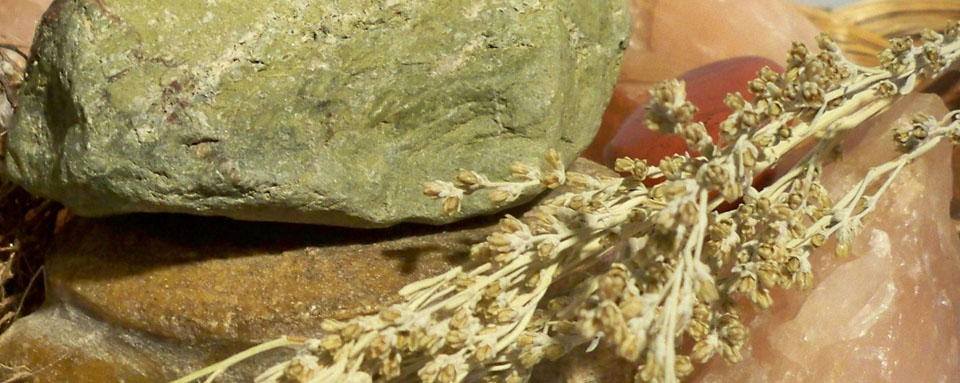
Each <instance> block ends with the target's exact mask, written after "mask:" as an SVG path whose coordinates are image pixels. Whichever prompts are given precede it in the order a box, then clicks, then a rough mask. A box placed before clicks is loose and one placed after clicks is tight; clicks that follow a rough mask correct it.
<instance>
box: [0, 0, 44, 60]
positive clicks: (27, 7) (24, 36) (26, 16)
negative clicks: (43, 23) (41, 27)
mask: <svg viewBox="0 0 960 383" xmlns="http://www.w3.org/2000/svg"><path fill="white" fill-rule="evenodd" d="M52 1H53V0H0V43H4V44H9V45H12V46H14V47H16V48H18V49H20V50H22V51H23V52H26V51H28V50H29V49H30V44H31V43H32V42H33V34H34V32H35V30H36V28H37V24H38V23H39V22H40V15H42V14H43V12H44V11H46V10H47V7H49V6H50V3H51V2H52Z"/></svg>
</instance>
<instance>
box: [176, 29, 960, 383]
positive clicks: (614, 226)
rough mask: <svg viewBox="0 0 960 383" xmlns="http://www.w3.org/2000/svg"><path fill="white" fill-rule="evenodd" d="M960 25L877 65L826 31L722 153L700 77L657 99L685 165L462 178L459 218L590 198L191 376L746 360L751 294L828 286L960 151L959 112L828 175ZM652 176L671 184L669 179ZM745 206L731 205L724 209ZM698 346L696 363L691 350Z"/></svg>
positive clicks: (681, 372)
mask: <svg viewBox="0 0 960 383" xmlns="http://www.w3.org/2000/svg"><path fill="white" fill-rule="evenodd" d="M958 35H960V25H958V24H957V23H955V22H954V23H950V24H949V25H948V27H947V29H946V30H945V32H944V33H943V34H939V33H937V32H933V31H927V32H925V33H924V35H923V36H924V42H923V44H922V45H919V46H916V45H914V44H913V43H912V42H911V41H910V40H904V39H894V40H892V41H891V45H890V47H889V48H887V49H886V50H884V51H883V52H882V53H881V54H880V56H879V58H880V60H881V63H882V64H881V65H880V66H879V67H876V68H868V67H862V66H859V65H856V64H854V63H852V62H850V61H848V60H846V59H845V58H844V57H843V55H842V54H841V53H840V52H839V49H838V48H837V46H836V44H834V43H833V42H832V41H831V40H830V39H829V38H828V37H826V36H821V37H820V38H819V39H818V45H819V47H820V49H821V52H820V53H819V54H813V53H811V52H810V51H808V49H807V48H806V47H805V46H804V45H803V44H801V43H796V44H794V46H793V48H792V49H791V51H790V54H789V58H788V61H787V67H786V71H785V73H783V74H777V73H775V72H774V71H772V70H770V69H769V68H764V69H762V70H761V71H760V72H759V73H758V77H757V79H755V80H753V81H751V82H750V91H751V92H752V93H753V94H754V95H755V96H756V97H755V101H754V102H752V103H748V102H746V101H745V100H744V99H743V97H742V96H741V95H739V94H732V95H729V96H728V97H727V99H726V100H725V102H726V104H727V105H728V106H729V107H730V108H731V110H732V111H733V113H732V114H731V115H730V117H729V118H727V120H725V121H724V122H723V123H722V124H721V140H720V143H719V144H718V143H714V142H713V141H712V140H710V138H709V136H708V135H707V133H706V130H705V128H704V126H703V124H702V123H699V122H696V121H693V115H694V114H695V112H696V106H694V105H692V104H690V103H689V102H688V101H687V100H686V97H685V91H684V88H683V83H682V82H679V81H676V80H670V81H666V82H664V83H661V84H659V85H657V86H656V87H654V89H653V90H651V95H652V100H651V102H650V104H649V105H648V106H647V108H648V114H647V115H648V121H647V124H648V126H650V127H651V128H653V129H655V130H658V131H660V132H661V133H664V134H678V135H681V136H682V137H683V138H684V139H685V141H686V142H687V144H688V146H689V147H690V148H693V149H695V150H697V151H698V152H699V153H701V155H699V156H695V157H694V156H691V155H689V154H684V155H676V156H673V157H670V158H666V159H664V160H662V161H661V162H660V164H658V165H657V166H651V165H649V164H647V163H646V162H644V161H637V160H634V159H629V158H624V159H619V160H617V163H616V167H617V170H618V171H620V172H622V173H627V174H628V175H627V176H625V177H622V178H597V177H592V176H589V175H585V174H577V173H569V172H564V169H563V167H562V164H561V163H560V160H559V157H558V156H557V155H556V153H555V152H550V153H549V154H548V155H547V158H546V163H547V170H546V171H541V170H539V169H537V168H536V167H534V166H530V165H523V164H517V165H514V166H513V167H512V168H511V170H513V173H514V175H515V176H516V177H517V178H518V179H519V181H517V182H505V181H504V182H493V181H490V180H489V179H487V178H486V177H485V176H483V175H481V174H478V173H475V172H471V171H461V173H460V174H459V175H458V176H457V183H456V184H455V183H449V182H443V181H433V182H429V183H427V184H426V185H425V194H427V195H428V196H429V197H432V198H436V199H441V200H442V201H443V208H444V210H445V211H446V212H447V213H453V212H456V211H457V210H458V208H459V205H460V202H461V200H462V199H463V198H466V195H467V194H469V193H470V192H472V191H475V190H479V189H491V190H493V192H492V193H490V194H489V195H490V196H492V197H491V198H494V199H495V201H496V202H500V203H507V202H509V201H511V200H512V199H514V198H516V196H517V195H519V194H520V193H519V192H520V191H521V190H522V189H523V188H526V187H530V186H532V185H535V184H544V185H546V186H550V187H555V186H557V185H559V184H563V183H566V184H569V185H572V186H575V187H577V188H578V190H577V191H575V192H572V193H568V194H565V195H562V196H559V197H557V198H554V199H552V200H551V201H548V202H547V203H545V204H543V206H540V207H537V208H535V210H534V211H533V212H531V213H530V214H529V217H530V218H529V219H528V220H524V221H521V220H519V219H516V218H514V217H510V216H507V217H506V218H504V219H503V220H502V221H501V223H500V225H499V228H498V230H497V231H496V232H495V233H493V234H491V235H490V236H489V237H488V238H487V240H486V241H485V242H483V243H480V244H477V245H476V246H474V247H473V250H472V260H473V262H472V263H470V264H468V265H465V266H461V267H457V268H454V269H453V270H450V271H448V272H446V273H444V274H442V275H438V276H436V277H432V278H428V279H425V280H422V281H419V282H416V283H414V284H411V285H408V286H406V287H405V288H404V289H402V290H401V291H400V294H401V296H402V298H403V300H402V302H400V303H398V304H395V305H393V306H390V307H388V308H385V309H384V310H382V311H381V312H380V313H379V314H378V315H372V316H362V317H358V318H354V319H352V320H349V321H345V322H336V321H326V322H325V323H324V324H323V326H322V327H323V330H324V332H325V333H326V334H327V335H326V336H325V337H323V338H319V339H292V338H287V337H284V338H280V339H278V340H275V341H273V342H269V343H266V344H264V345H261V346H258V347H256V348H254V349H251V350H249V351H247V352H244V353H242V354H239V355H237V356H235V357H234V358H231V359H228V360H226V361H224V362H222V363H219V364H217V365H214V366H211V367H209V368H207V369H204V370H201V371H198V372H197V373H195V374H192V375H190V376H188V377H185V378H183V379H181V380H178V381H177V382H187V381H191V380H194V379H197V378H200V377H204V376H206V377H207V378H208V381H209V380H211V379H212V378H213V377H215V376H216V375H217V374H219V373H220V372H222V371H223V370H224V369H226V368H228V367H229V366H230V365H232V364H234V363H236V362H238V361H239V360H242V359H244V358H246V357H249V356H251V355H254V354H256V353H260V352H263V351H266V350H268V349H272V348H276V347H292V348H294V349H296V350H298V354H297V356H295V357H294V358H292V359H291V360H289V361H286V362H283V363H280V364H278V365H275V366H273V367H271V368H270V369H268V370H267V371H266V372H264V373H263V374H262V375H261V376H260V377H258V378H257V381H258V382H372V381H387V380H391V381H421V382H426V383H433V382H441V383H452V382H492V381H506V382H511V383H519V382H523V381H525V380H526V379H527V377H528V375H529V373H530V370H531V368H532V367H533V366H534V365H535V364H537V363H538V362H539V361H540V360H542V359H543V358H557V357H560V356H562V355H563V354H564V353H566V352H567V351H569V350H571V349H572V348H574V347H576V346H578V345H581V344H584V343H587V342H597V341H604V342H608V343H610V344H612V345H614V346H615V349H616V350H617V353H618V354H619V355H620V356H621V357H623V358H626V359H628V360H631V361H634V362H635V363H637V366H638V371H637V375H636V380H637V381H638V382H663V383H673V382H676V381H678V380H679V379H680V378H682V377H683V376H686V375H688V374H689V373H690V372H691V371H692V370H693V367H694V363H703V362H706V361H708V360H710V359H711V358H713V357H715V356H721V357H723V358H724V359H726V360H727V361H729V362H737V361H739V360H740V359H742V355H741V348H742V346H743V345H744V342H745V339H746V337H747V329H746V328H745V327H744V325H743V323H741V321H740V319H739V314H738V312H737V309H736V307H735V302H737V301H738V300H741V299H747V300H749V301H750V302H753V304H754V305H755V306H756V307H758V308H760V309H766V308H768V307H770V306H771V305H772V304H773V299H772V298H771V295H770V291H771V289H774V288H790V287H795V288H799V289H804V288H807V287H809V286H811V284H812V282H813V274H812V272H811V266H810V261H809V257H810V255H811V254H812V252H813V250H814V249H815V248H817V247H820V246H823V244H824V243H825V241H826V240H827V239H828V238H830V237H835V238H836V239H837V240H838V241H837V243H838V244H837V246H836V253H837V255H838V256H849V253H850V243H851V241H852V239H853V238H854V237H855V236H856V235H857V234H858V231H859V228H860V226H861V221H862V218H863V217H864V216H865V215H867V214H869V213H870V212H871V211H872V210H873V209H874V207H875V204H876V201H877V198H878V197H879V196H880V195H881V194H882V193H883V192H884V191H885V190H886V189H887V188H888V186H889V185H890V183H891V182H892V180H893V179H894V177H895V176H896V175H897V173H898V172H899V171H900V170H901V169H902V168H903V166H905V165H906V164H907V163H909V162H910V161H911V160H913V159H914V158H916V157H917V156H920V155H922V154H923V153H924V152H926V151H928V150H929V149H930V148H932V147H933V146H934V145H936V144H937V143H938V142H939V141H941V140H942V139H943V138H945V137H946V138H950V139H952V140H953V141H954V142H957V141H960V123H958V122H957V121H956V117H957V116H958V114H960V112H954V113H951V114H949V115H948V116H947V117H946V118H944V119H943V120H935V119H933V118H930V117H928V116H923V115H918V116H917V117H916V118H915V124H914V126H913V127H912V128H911V129H910V130H903V131H898V132H896V134H895V138H896V139H897V141H898V142H899V143H900V145H901V147H902V148H904V153H903V154H902V155H901V156H899V157H898V158H896V159H894V160H892V161H890V162H887V163H885V164H882V165H880V166H878V167H876V168H873V169H871V170H870V171H869V172H868V173H867V175H866V176H865V177H864V178H863V179H862V180H861V181H860V182H859V183H858V184H856V185H854V187H853V188H851V189H850V190H848V191H847V192H846V193H845V194H844V195H842V196H841V197H840V198H839V199H837V200H836V201H834V200H831V198H830V197H829V196H828V195H827V193H826V189H825V188H824V186H823V185H822V184H821V179H820V177H821V173H822V172H821V166H822V164H823V163H824V161H825V159H826V156H827V154H828V153H829V150H828V149H829V148H832V147H834V146H835V145H837V144H838V143H839V142H840V141H841V140H842V137H843V133H844V132H845V131H846V130H848V129H851V128H853V127H855V126H857V125H859V124H860V123H862V122H863V121H865V120H866V119H867V118H869V117H871V116H874V115H876V114H877V113H879V112H880V111H882V110H884V109H886V108H887V107H888V106H889V105H890V104H892V103H893V102H894V101H895V100H896V99H897V98H898V97H899V96H900V95H902V94H906V93H908V92H910V91H911V90H912V88H913V85H914V84H915V83H916V81H917V78H918V77H921V76H936V75H938V74H940V73H942V72H943V71H944V70H945V69H946V68H948V67H951V66H952V65H953V64H954V62H955V61H956V58H957V57H958V56H960V36H958ZM809 139H816V140H818V144H817V145H816V146H815V147H814V149H813V150H811V151H810V152H809V153H808V154H806V156H805V157H804V158H803V159H802V160H801V161H800V162H798V163H797V164H796V165H795V166H793V167H792V168H791V169H790V170H789V171H788V172H787V173H786V174H785V175H784V176H782V177H781V178H780V179H778V180H777V181H776V182H774V183H773V184H772V185H769V186H767V187H764V188H762V190H757V189H755V188H754V187H753V186H752V184H753V180H754V178H755V177H756V176H757V175H758V174H760V172H762V171H764V170H766V169H768V168H770V167H771V166H773V165H774V164H776V163H778V161H780V160H781V159H782V158H783V156H784V154H785V153H787V152H788V151H790V150H791V149H794V148H796V147H797V146H798V145H799V144H800V143H801V142H804V141H807V140H809ZM647 179H662V180H663V181H662V182H660V183H659V184H657V185H656V186H653V187H647V186H645V184H644V182H643V181H645V180H647ZM741 198H742V199H743V202H742V203H741V204H740V205H739V206H738V207H737V208H736V209H733V210H729V211H723V212H721V211H717V210H716V209H717V207H719V206H720V205H721V204H722V203H723V202H724V201H727V202H734V201H737V200H739V199H741ZM603 254H611V255H612V258H613V259H614V261H613V262H612V263H609V264H605V266H606V271H605V272H603V273H601V274H599V275H596V276H593V277H590V278H588V279H586V280H585V281H583V282H581V283H580V284H579V285H578V286H576V287H575V288H574V289H571V290H570V291H568V292H567V293H566V294H564V295H561V296H559V297H557V298H554V299H551V300H550V301H549V302H543V298H544V296H545V293H546V291H547V289H548V288H549V287H551V285H552V284H553V283H554V282H555V281H558V280H560V279H562V278H563V277H565V276H567V275H568V274H570V273H571V272H572V271H574V270H579V269H581V268H582V267H583V266H584V265H589V264H596V263H598V262H601V260H604V259H607V258H610V257H601V255H603ZM685 343H686V344H688V345H692V347H690V348H689V349H690V352H689V354H682V353H680V352H679V350H681V349H684V348H682V347H681V345H682V344H685Z"/></svg>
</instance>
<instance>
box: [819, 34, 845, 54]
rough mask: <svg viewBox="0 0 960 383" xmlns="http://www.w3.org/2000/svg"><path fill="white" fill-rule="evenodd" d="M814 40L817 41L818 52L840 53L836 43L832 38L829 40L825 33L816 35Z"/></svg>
mask: <svg viewBox="0 0 960 383" xmlns="http://www.w3.org/2000/svg"><path fill="white" fill-rule="evenodd" d="M816 39H817V47H818V48H820V50H823V51H827V52H839V51H840V47H839V46H838V45H837V43H836V42H834V41H833V38H831V37H830V35H828V34H826V33H821V34H818V35H817V37H816Z"/></svg>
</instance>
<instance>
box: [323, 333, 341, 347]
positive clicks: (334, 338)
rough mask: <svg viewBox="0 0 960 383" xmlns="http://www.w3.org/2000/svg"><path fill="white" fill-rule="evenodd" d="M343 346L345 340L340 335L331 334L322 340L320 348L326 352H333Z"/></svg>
mask: <svg viewBox="0 0 960 383" xmlns="http://www.w3.org/2000/svg"><path fill="white" fill-rule="evenodd" d="M340 346H343V339H342V338H340V335H337V334H330V335H327V336H324V337H323V338H322V339H320V348H322V349H324V350H326V351H333V350H335V349H338V348H340Z"/></svg>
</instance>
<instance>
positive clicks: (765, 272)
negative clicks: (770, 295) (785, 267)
mask: <svg viewBox="0 0 960 383" xmlns="http://www.w3.org/2000/svg"><path fill="white" fill-rule="evenodd" d="M764 266H767V265H764ZM757 276H758V277H760V284H761V285H762V286H763V288H764V289H771V288H773V287H776V286H777V282H779V280H780V275H779V274H778V273H777V271H776V269H774V268H772V267H761V268H760V270H757Z"/></svg>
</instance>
